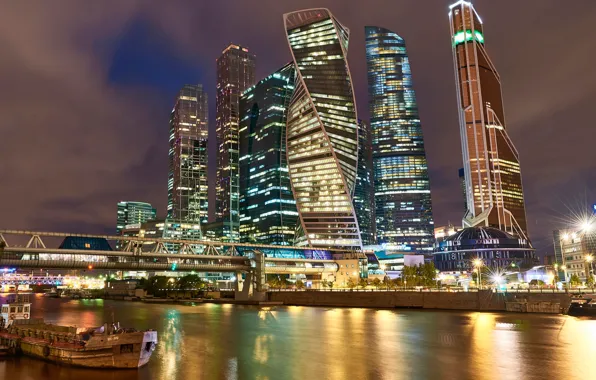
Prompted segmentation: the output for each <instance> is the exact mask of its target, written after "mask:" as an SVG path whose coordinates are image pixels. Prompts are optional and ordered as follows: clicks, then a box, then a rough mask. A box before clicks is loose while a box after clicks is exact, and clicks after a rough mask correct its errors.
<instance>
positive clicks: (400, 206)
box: [365, 26, 434, 253]
mask: <svg viewBox="0 0 596 380" xmlns="http://www.w3.org/2000/svg"><path fill="white" fill-rule="evenodd" d="M365 34H366V64H367V70H368V92H369V109H370V117H371V119H370V125H371V130H372V141H373V170H374V179H375V205H376V206H375V211H376V212H375V215H376V228H377V243H378V244H387V245H388V246H389V247H392V248H393V249H396V250H400V251H412V252H416V253H425V252H431V251H432V249H433V242H434V222H433V215H432V204H431V196H430V182H429V179H428V165H427V162H426V153H425V150H424V140H423V136H422V127H421V125H420V117H419V116H418V105H417V104H416V95H415V93H414V87H413V85H412V72H411V70H410V63H409V60H408V55H407V52H406V44H405V41H404V40H403V39H402V38H401V37H400V36H398V35H397V34H395V33H394V32H392V31H390V30H387V29H384V28H380V27H376V26H367V27H366V28H365Z"/></svg>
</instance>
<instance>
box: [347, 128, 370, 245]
mask: <svg viewBox="0 0 596 380" xmlns="http://www.w3.org/2000/svg"><path fill="white" fill-rule="evenodd" d="M373 181H374V176H373V164H372V135H371V133H370V124H369V123H367V122H365V121H362V120H358V172H357V175H356V187H355V188H354V197H353V199H352V202H353V203H354V211H355V212H356V217H357V218H358V226H359V227H360V233H361V235H362V244H363V245H374V244H376V235H375V192H374V182H373Z"/></svg>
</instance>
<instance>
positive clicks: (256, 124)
mask: <svg viewBox="0 0 596 380" xmlns="http://www.w3.org/2000/svg"><path fill="white" fill-rule="evenodd" d="M294 79H295V69H294V65H293V64H287V65H285V66H284V67H282V68H281V69H279V70H278V71H276V72H274V73H273V74H271V75H269V76H268V77H267V78H265V79H263V80H261V81H260V82H259V83H257V84H256V85H255V86H252V87H250V88H248V89H247V90H246V91H245V92H244V93H243V94H242V97H241V98H240V115H241V116H240V141H241V144H240V240H241V241H243V242H250V243H259V244H275V245H293V244H294V235H295V233H296V226H297V224H298V212H297V211H296V201H295V200H294V195H293V194H292V188H291V186H290V177H289V174H288V162H287V158H286V116H287V106H288V104H289V102H290V98H291V96H292V94H293V93H294Z"/></svg>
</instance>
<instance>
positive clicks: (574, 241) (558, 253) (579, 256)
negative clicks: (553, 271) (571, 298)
mask: <svg viewBox="0 0 596 380" xmlns="http://www.w3.org/2000/svg"><path fill="white" fill-rule="evenodd" d="M553 240H554V247H555V261H556V264H557V270H558V272H559V278H560V280H561V281H564V282H570V280H571V277H572V276H573V275H576V276H577V277H578V279H579V281H581V282H587V281H588V278H589V276H590V275H591V274H593V273H594V266H596V264H594V260H596V222H593V223H590V224H586V225H585V226H581V227H579V228H568V229H562V230H555V231H553Z"/></svg>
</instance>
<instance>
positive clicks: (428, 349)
mask: <svg viewBox="0 0 596 380" xmlns="http://www.w3.org/2000/svg"><path fill="white" fill-rule="evenodd" d="M112 314H113V315H114V317H115V319H116V320H118V321H120V323H121V325H124V326H129V327H135V328H137V329H148V328H153V329H156V330H158V334H159V343H158V347H157V349H156V351H155V352H154V354H153V357H152V358H151V361H150V362H149V364H148V365H147V366H145V367H143V368H141V369H139V370H138V371H137V370H124V371H122V370H120V371H110V370H87V369H79V368H72V367H68V366H59V365H54V364H51V363H46V362H44V361H39V360H36V359H30V358H26V357H20V358H4V359H2V358H0V379H11V380H13V379H15V380H16V379H35V380H37V379H73V380H74V379H77V380H79V379H83V380H96V379H98V380H109V379H122V380H123V379H127V380H128V379H166V380H174V379H193V380H194V379H269V380H276V379H305V380H319V379H333V380H336V379H337V380H339V379H475V380H482V379H499V380H502V379H516V380H517V379H540V380H543V379H594V378H596V375H595V374H594V373H595V372H594V359H595V358H596V320H590V319H578V318H574V317H568V316H549V315H527V314H498V313H476V312H449V311H422V310H369V309H357V308H353V309H347V308H346V309H342V308H314V307H293V306H289V307H285V306H284V307H281V306H280V307H271V308H258V307H249V306H238V305H216V304H197V305H152V304H144V303H139V302H124V301H107V300H106V301H104V300H67V299H51V298H44V297H40V296H38V297H36V298H35V300H34V305H33V316H34V317H43V318H45V319H46V321H49V322H52V323H57V324H61V325H77V326H98V325H101V324H103V322H104V321H111V320H112Z"/></svg>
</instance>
